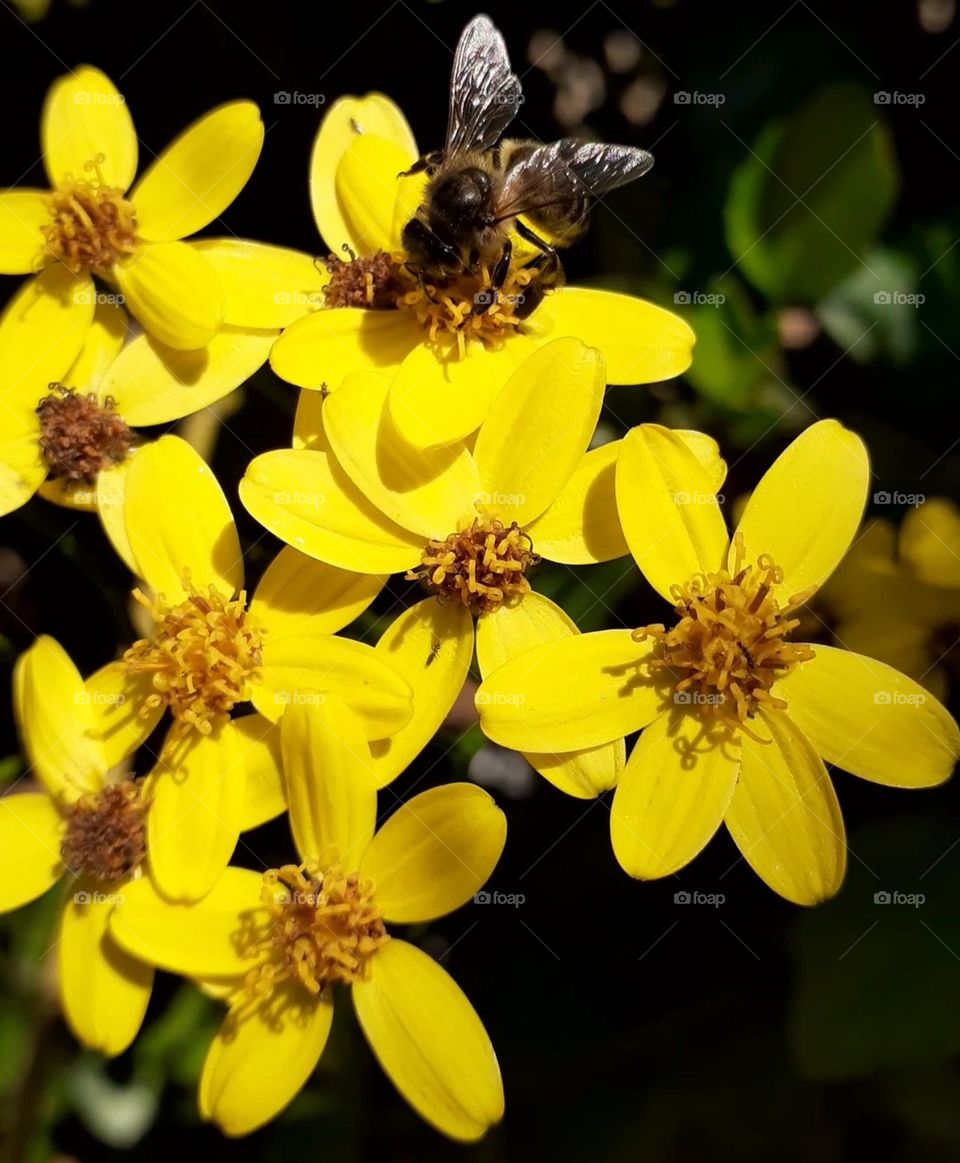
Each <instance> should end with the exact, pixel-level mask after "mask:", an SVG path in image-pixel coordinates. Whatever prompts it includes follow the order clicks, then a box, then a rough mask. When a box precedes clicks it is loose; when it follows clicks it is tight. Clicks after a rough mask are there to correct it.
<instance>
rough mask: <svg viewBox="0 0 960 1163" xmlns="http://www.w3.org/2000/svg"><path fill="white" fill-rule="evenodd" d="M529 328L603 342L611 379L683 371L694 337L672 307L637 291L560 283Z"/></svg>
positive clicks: (652, 378) (646, 378) (650, 379)
mask: <svg viewBox="0 0 960 1163" xmlns="http://www.w3.org/2000/svg"><path fill="white" fill-rule="evenodd" d="M527 329H528V330H529V331H530V332H531V333H532V334H534V335H536V336H539V337H540V338H541V339H543V340H547V339H556V338H558V337H559V336H561V335H575V336H576V337H577V338H578V339H582V340H583V342H584V343H586V344H589V346H590V347H599V348H600V350H601V351H602V352H603V357H604V359H605V360H606V364H607V382H608V383H610V384H652V383H656V382H657V381H658V380H669V379H672V378H673V377H674V376H678V375H680V374H681V373H682V372H685V371H686V370H687V368H688V367H689V366H690V364H691V362H692V360H693V344H694V342H695V336H694V334H693V332H692V331H691V330H690V328H689V327H688V326H687V324H686V323H685V322H684V321H683V320H682V319H681V318H680V317H679V316H678V315H674V314H673V313H672V312H670V311H665V310H664V309H663V308H662V307H657V306H655V305H654V304H653V303H648V302H646V301H645V300H644V299H637V298H634V296H633V295H622V294H619V293H618V292H616V291H598V290H594V289H593V288H591V287H562V288H561V289H560V290H558V291H554V292H553V293H552V294H550V295H548V296H547V297H546V299H545V300H544V301H543V303H542V304H541V305H540V306H539V307H538V308H537V310H536V311H535V312H534V314H533V315H532V316H531V318H530V320H528V322H527Z"/></svg>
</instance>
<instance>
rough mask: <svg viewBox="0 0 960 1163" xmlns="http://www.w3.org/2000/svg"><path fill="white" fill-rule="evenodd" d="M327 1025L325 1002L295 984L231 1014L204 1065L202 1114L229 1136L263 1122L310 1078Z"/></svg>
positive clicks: (330, 1011) (330, 1015)
mask: <svg viewBox="0 0 960 1163" xmlns="http://www.w3.org/2000/svg"><path fill="white" fill-rule="evenodd" d="M332 1020H333V1005H332V1004H331V1003H330V1001H329V1000H326V1001H325V1000H320V999H316V998H311V997H309V996H308V995H307V994H306V993H305V991H304V990H302V989H301V988H300V987H299V986H298V985H296V984H294V985H291V986H286V987H283V988H281V989H279V990H277V991H276V993H274V995H273V996H272V997H271V998H270V999H269V1000H268V1001H266V1002H261V1003H260V1005H258V1006H256V1007H251V1006H249V1005H248V1006H240V1007H238V1008H236V1009H233V1010H231V1011H230V1013H229V1014H228V1015H227V1017H226V1018H225V1019H224V1022H223V1025H222V1026H221V1027H220V1029H219V1031H218V1032H217V1035H216V1037H215V1038H214V1039H213V1041H212V1042H211V1044H210V1049H209V1050H208V1051H207V1057H206V1059H205V1061H204V1063H203V1074H202V1075H201V1078H200V1092H199V1102H200V1113H201V1115H202V1116H203V1117H204V1118H205V1119H209V1120H211V1121H212V1122H215V1123H216V1124H217V1126H219V1127H220V1129H221V1130H222V1131H223V1133H224V1134H225V1135H232V1136H235V1135H247V1134H249V1133H250V1132H251V1131H255V1130H256V1129H257V1128H258V1127H262V1126H263V1124H264V1123H268V1122H269V1121H270V1120H271V1119H272V1118H274V1117H275V1116H276V1115H278V1114H279V1113H280V1111H282V1110H283V1108H284V1107H285V1106H286V1105H287V1104H288V1103H289V1102H290V1101H291V1100H292V1099H293V1098H294V1097H295V1096H296V1094H297V1092H298V1091H299V1090H300V1089H301V1087H302V1086H303V1084H304V1083H305V1082H306V1081H307V1079H308V1078H309V1077H310V1075H311V1074H312V1073H313V1070H314V1068H315V1067H316V1065H317V1063H318V1062H319V1061H320V1055H321V1054H322V1053H323V1048H324V1046H325V1045H326V1043H327V1036H328V1034H329V1033H330V1024H331V1022H332Z"/></svg>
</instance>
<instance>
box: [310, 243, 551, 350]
mask: <svg viewBox="0 0 960 1163" xmlns="http://www.w3.org/2000/svg"><path fill="white" fill-rule="evenodd" d="M325 265H326V267H327V270H328V271H329V273H330V281H329V282H328V283H327V285H326V287H325V288H324V297H325V300H326V301H325V304H324V305H325V306H326V307H366V308H369V309H371V310H386V309H390V308H394V309H399V310H402V311H409V312H411V313H412V314H413V316H414V318H415V319H416V321H417V323H418V324H419V325H420V327H421V328H422V329H423V331H424V332H426V335H427V338H428V340H429V342H430V343H436V342H437V341H438V340H439V339H441V337H443V336H445V335H447V336H450V335H452V336H454V337H455V339H456V342H457V349H458V354H459V355H460V356H461V357H462V356H463V354H464V352H465V351H466V343H467V340H468V339H479V340H481V341H482V342H483V343H484V344H486V345H488V346H497V345H499V344H500V343H501V342H502V340H503V339H504V338H505V337H506V336H507V335H509V334H511V333H512V332H515V331H516V330H517V329H518V328H519V327H520V325H521V323H522V322H523V319H524V317H525V316H524V315H523V313H522V312H521V308H522V306H523V303H524V299H525V289H526V288H528V287H529V286H530V284H531V283H532V282H533V281H534V280H535V279H536V278H537V277H538V276H539V271H538V270H537V269H536V268H535V267H529V266H528V267H517V268H511V269H510V271H509V272H508V274H507V278H506V280H505V282H504V284H503V286H501V287H500V288H498V289H496V290H495V289H494V288H493V287H491V285H490V272H489V271H487V270H485V269H484V270H482V271H481V273H480V274H479V275H472V274H463V275H452V276H450V277H449V278H447V279H443V280H436V281H430V282H428V281H427V280H426V278H424V277H423V276H421V277H418V276H417V275H416V274H415V273H414V272H413V271H411V270H410V268H409V267H408V266H407V264H406V259H405V257H404V256H403V255H402V254H396V255H390V254H387V253H386V252H385V251H382V250H379V251H377V252H376V253H375V254H373V255H359V256H351V258H350V259H348V260H344V259H339V258H337V257H336V256H334V255H328V257H327V258H326V259H325Z"/></svg>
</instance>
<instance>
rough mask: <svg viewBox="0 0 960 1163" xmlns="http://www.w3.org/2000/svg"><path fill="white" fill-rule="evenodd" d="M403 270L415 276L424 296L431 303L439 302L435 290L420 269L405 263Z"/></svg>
mask: <svg viewBox="0 0 960 1163" xmlns="http://www.w3.org/2000/svg"><path fill="white" fill-rule="evenodd" d="M403 269H404V270H405V271H407V273H408V274H411V275H413V277H414V278H415V279H416V280H417V282H418V283H419V284H420V290H421V291H423V293H424V296H425V297H426V298H428V299H429V300H430V302H431V303H436V301H437V300H436V298H435V297H434V294H433V288H432V287H431V286H430V284H429V283H427V281H426V280H425V279H424V277H423V271H422V270H421V269H420V268H419V267H415V266H414V265H413V263H409V262H405V263H404V264H403Z"/></svg>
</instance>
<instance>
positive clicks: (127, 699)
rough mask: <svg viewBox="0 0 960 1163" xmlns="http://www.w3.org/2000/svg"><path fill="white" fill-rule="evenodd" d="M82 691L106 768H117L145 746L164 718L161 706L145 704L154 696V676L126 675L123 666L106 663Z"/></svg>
mask: <svg viewBox="0 0 960 1163" xmlns="http://www.w3.org/2000/svg"><path fill="white" fill-rule="evenodd" d="M83 688H84V691H85V692H86V694H87V698H88V701H89V705H90V710H91V712H92V715H93V731H94V735H95V736H96V738H97V739H99V740H100V742H101V743H102V745H103V749H104V753H105V756H106V765H107V768H108V769H109V768H111V767H116V765H117V764H118V763H122V762H123V761H124V759H126V758H127V757H128V756H130V755H132V754H133V753H134V751H136V749H137V748H138V747H139V746H140V744H141V743H143V742H145V740H146V739H147V736H148V735H149V734H150V733H151V731H153V729H154V727H156V725H157V724H158V723H159V722H160V720H161V719H162V718H163V712H164V707H163V704H161V705H160V706H158V707H154V706H152V705H148V704H147V698H148V697H149V696H150V695H151V694H152V693H153V675H152V674H128V673H127V670H126V667H125V666H124V665H123V663H122V662H108V663H107V665H106V666H101V667H100V669H99V670H96V671H94V672H93V674H91V675H90V676H89V677H88V678H87V679H86V680H85V681H84V684H83Z"/></svg>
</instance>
